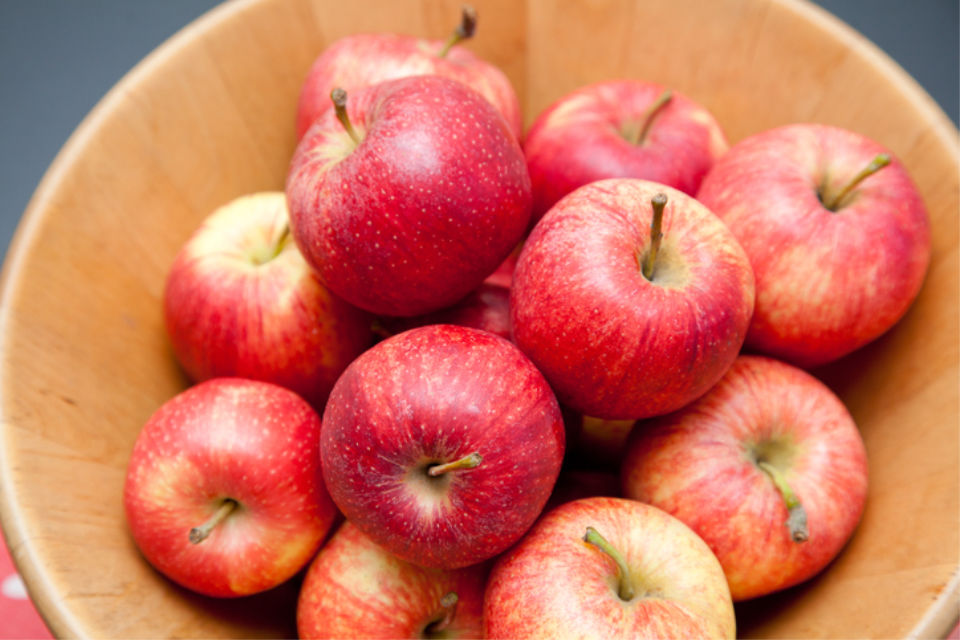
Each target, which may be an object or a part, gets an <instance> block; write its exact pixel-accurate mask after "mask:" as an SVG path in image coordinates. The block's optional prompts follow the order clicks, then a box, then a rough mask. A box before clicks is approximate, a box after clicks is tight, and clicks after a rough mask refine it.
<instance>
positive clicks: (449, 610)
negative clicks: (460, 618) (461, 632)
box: [423, 591, 460, 638]
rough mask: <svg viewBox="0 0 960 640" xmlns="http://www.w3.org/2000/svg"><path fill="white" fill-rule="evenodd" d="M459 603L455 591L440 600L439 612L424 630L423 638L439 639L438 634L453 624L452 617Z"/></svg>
mask: <svg viewBox="0 0 960 640" xmlns="http://www.w3.org/2000/svg"><path fill="white" fill-rule="evenodd" d="M459 601H460V597H459V596H458V595H457V593H456V591H450V592H449V593H447V594H446V595H445V596H443V597H442V598H440V611H438V612H437V613H436V615H434V617H433V621H432V622H430V623H429V624H428V625H427V626H426V627H425V628H424V630H423V637H424V638H436V637H439V635H438V634H440V633H442V632H443V631H444V630H445V629H446V628H447V627H449V626H450V623H451V622H453V616H454V614H455V613H456V612H457V602H459Z"/></svg>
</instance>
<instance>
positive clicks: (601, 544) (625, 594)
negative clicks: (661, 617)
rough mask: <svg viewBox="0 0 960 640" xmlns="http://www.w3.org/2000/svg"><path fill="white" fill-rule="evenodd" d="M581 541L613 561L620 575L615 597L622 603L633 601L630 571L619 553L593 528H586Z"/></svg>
mask: <svg viewBox="0 0 960 640" xmlns="http://www.w3.org/2000/svg"><path fill="white" fill-rule="evenodd" d="M583 541H584V542H587V543H589V544H592V545H593V546H595V547H597V548H598V549H600V550H601V551H603V552H604V553H606V554H607V555H608V556H610V557H611V558H612V559H613V562H614V563H615V564H616V565H617V571H618V572H619V573H620V585H619V587H618V588H617V596H618V597H619V598H620V599H621V600H623V601H624V602H629V601H630V600H633V597H634V595H635V594H636V593H635V591H634V589H633V581H632V580H631V579H630V569H628V568H627V562H626V560H624V559H623V556H622V555H620V552H619V551H617V549H616V548H615V547H614V546H613V545H612V544H610V543H609V542H607V539H606V538H604V537H603V536H602V535H600V532H599V531H597V530H596V529H594V528H593V527H587V533H586V534H585V535H584V536H583Z"/></svg>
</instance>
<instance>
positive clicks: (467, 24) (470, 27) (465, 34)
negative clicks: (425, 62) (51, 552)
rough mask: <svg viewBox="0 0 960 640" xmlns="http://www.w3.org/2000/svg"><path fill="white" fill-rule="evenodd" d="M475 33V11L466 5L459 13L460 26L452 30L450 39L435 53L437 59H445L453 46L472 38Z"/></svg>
mask: <svg viewBox="0 0 960 640" xmlns="http://www.w3.org/2000/svg"><path fill="white" fill-rule="evenodd" d="M476 31H477V10H476V9H474V8H473V7H471V6H470V5H468V4H465V5H463V7H462V9H461V13H460V24H458V25H457V28H456V29H454V30H453V34H452V35H451V36H450V39H449V40H447V41H446V42H445V43H444V45H443V48H441V49H440V51H439V52H438V53H437V57H438V58H445V57H446V56H447V53H449V52H450V49H452V48H453V47H454V46H456V45H457V44H459V43H460V42H462V41H464V40H467V39H468V38H472V37H473V34H474V33H476Z"/></svg>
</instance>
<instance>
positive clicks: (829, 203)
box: [817, 153, 890, 211]
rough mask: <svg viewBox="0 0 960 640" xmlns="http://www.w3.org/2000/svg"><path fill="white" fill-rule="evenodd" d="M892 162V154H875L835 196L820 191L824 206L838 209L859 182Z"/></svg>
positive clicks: (831, 209) (832, 209) (819, 194)
mask: <svg viewBox="0 0 960 640" xmlns="http://www.w3.org/2000/svg"><path fill="white" fill-rule="evenodd" d="M888 164H890V155H889V154H886V153H878V154H877V155H876V156H874V158H873V160H871V161H870V163H869V164H868V165H867V166H865V167H864V168H863V169H861V170H860V172H859V173H857V175H855V176H853V178H851V179H850V181H849V182H847V184H845V185H844V186H843V188H842V189H840V191H839V193H837V195H836V196H834V197H832V198H831V197H825V196H824V194H823V193H822V191H821V192H819V193H818V194H817V195H818V196H819V197H820V201H821V202H822V203H823V206H824V207H826V208H827V209H829V210H830V211H836V210H837V209H839V208H840V207H841V206H842V205H843V201H844V199H845V198H846V197H847V196H848V195H849V194H850V192H851V191H853V190H854V189H855V188H856V187H857V185H858V184H860V183H861V182H863V181H864V180H865V179H866V178H868V177H869V176H872V175H873V174H875V173H876V172H877V171H880V169H883V168H884V167H885V166H887V165H888Z"/></svg>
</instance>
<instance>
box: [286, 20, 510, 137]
mask: <svg viewBox="0 0 960 640" xmlns="http://www.w3.org/2000/svg"><path fill="white" fill-rule="evenodd" d="M443 46H444V41H442V40H427V39H423V38H415V37H412V36H405V35H398V34H391V33H380V34H356V35H351V36H346V37H344V38H340V39H339V40H337V41H336V42H334V43H333V44H331V45H330V46H329V47H327V48H326V49H324V51H323V53H321V54H320V56H319V57H318V58H317V59H316V60H315V61H314V63H313V66H312V67H311V68H310V71H309V73H308V74H307V77H306V79H305V80H304V83H303V87H302V88H301V91H300V99H299V102H298V103H297V139H298V140H299V139H301V138H303V136H304V135H305V134H306V132H307V130H308V129H309V128H310V125H311V124H313V122H314V121H316V119H317V118H318V117H319V116H320V115H322V114H323V113H324V112H326V111H328V110H330V107H331V103H330V92H331V91H333V90H334V89H335V88H337V87H340V88H342V89H344V90H345V91H346V92H347V93H348V94H352V93H355V92H356V91H357V90H359V89H365V88H366V87H369V86H372V85H375V84H379V83H380V82H384V81H386V80H394V79H396V78H402V77H406V76H419V75H428V74H430V75H438V76H444V77H446V78H450V79H451V80H456V81H458V82H462V83H463V84H465V85H467V86H469V87H470V88H472V89H473V90H475V91H476V92H478V93H479V94H480V95H482V96H483V97H484V98H486V99H487V100H488V101H489V102H490V103H491V104H492V105H493V106H494V107H496V109H497V110H498V112H499V113H500V114H501V115H502V116H503V118H504V120H505V121H506V123H507V125H508V127H509V128H510V132H511V133H512V134H513V136H514V137H515V138H516V139H517V140H519V139H520V136H521V134H522V131H523V120H522V114H521V111H520V101H519V99H518V98H517V94H516V92H515V91H514V90H513V86H512V85H511V84H510V80H509V79H508V78H507V77H506V76H505V75H504V74H503V72H502V71H500V69H499V68H497V67H496V66H495V65H493V64H490V63H489V62H487V61H486V60H484V59H482V58H480V57H479V56H477V55H476V54H475V53H473V52H472V51H470V50H469V49H465V48H464V47H462V46H455V47H453V48H452V49H450V51H449V52H448V53H447V55H446V56H445V57H443V58H441V57H440V56H438V55H437V52H439V51H440V50H441V49H442V48H443Z"/></svg>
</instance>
